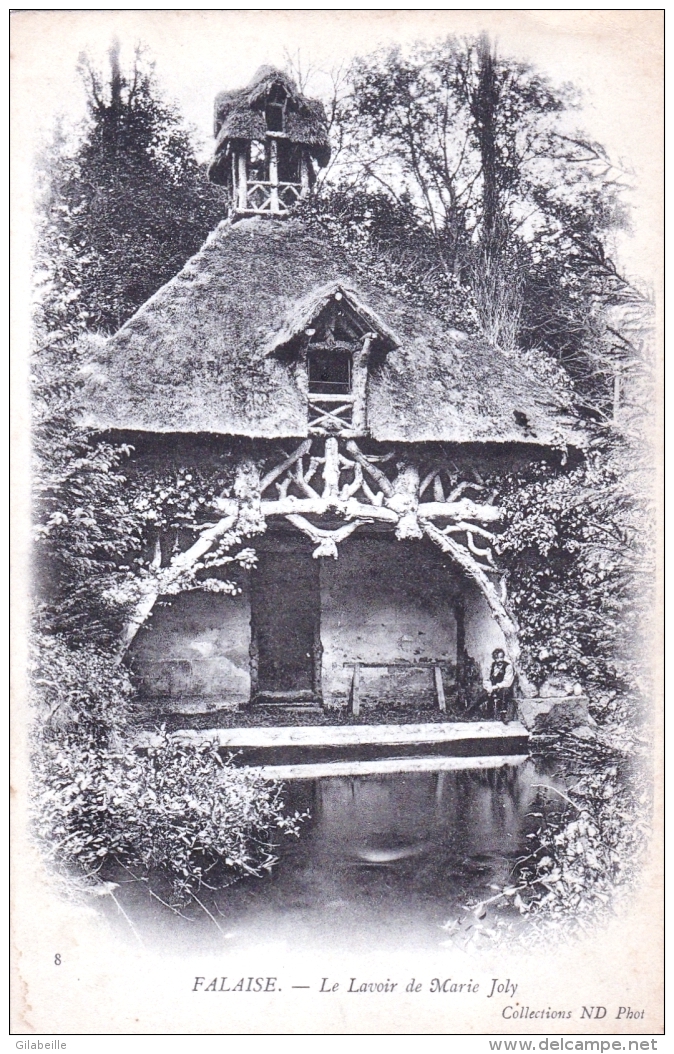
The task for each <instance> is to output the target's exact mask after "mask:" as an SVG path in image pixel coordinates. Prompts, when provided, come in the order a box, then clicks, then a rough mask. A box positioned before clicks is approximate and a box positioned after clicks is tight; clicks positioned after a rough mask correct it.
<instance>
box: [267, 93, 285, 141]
mask: <svg viewBox="0 0 674 1054" xmlns="http://www.w3.org/2000/svg"><path fill="white" fill-rule="evenodd" d="M285 108H286V93H285V91H284V90H283V88H281V87H280V86H278V85H277V86H275V87H274V88H272V90H271V91H270V93H269V95H268V97H267V103H266V105H265V108H264V112H265V118H266V121H267V131H268V132H283V131H285V127H284V125H285Z"/></svg>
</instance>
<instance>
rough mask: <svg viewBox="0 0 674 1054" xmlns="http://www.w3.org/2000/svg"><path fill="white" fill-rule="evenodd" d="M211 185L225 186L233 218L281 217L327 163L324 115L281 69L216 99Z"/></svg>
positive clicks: (265, 72) (261, 71) (263, 70)
mask: <svg viewBox="0 0 674 1054" xmlns="http://www.w3.org/2000/svg"><path fill="white" fill-rule="evenodd" d="M215 138H216V144H215V156H214V158H213V160H212V162H211V164H210V167H209V171H208V174H209V178H210V179H211V180H212V182H213V183H218V184H221V185H223V186H227V187H229V189H230V192H231V195H232V214H233V215H235V216H255V215H262V216H285V215H287V214H288V212H289V211H290V209H292V207H293V205H295V203H296V202H297V201H298V200H299V199H300V198H302V197H304V196H305V195H306V194H307V193H308V192H309V190H310V188H311V186H312V185H313V183H314V181H315V178H316V173H315V167H314V166H315V165H316V166H318V167H319V168H323V167H324V166H325V165H327V163H328V161H329V159H330V143H329V139H328V131H327V124H326V117H325V111H324V109H323V106H322V104H321V103H320V102H317V101H316V100H314V99H307V98H306V97H305V96H304V95H302V94H301V92H300V91H299V90H298V88H297V85H296V84H295V82H294V81H293V80H292V79H291V78H290V77H289V76H288V75H287V74H285V73H282V72H281V71H280V70H276V69H273V68H272V67H270V66H262V67H261V68H260V69H259V70H258V71H257V73H256V74H255V76H254V77H253V80H252V81H251V83H250V84H249V85H248V86H247V87H246V88H243V89H240V90H237V91H228V92H221V93H220V94H219V95H217V96H216V99H215Z"/></svg>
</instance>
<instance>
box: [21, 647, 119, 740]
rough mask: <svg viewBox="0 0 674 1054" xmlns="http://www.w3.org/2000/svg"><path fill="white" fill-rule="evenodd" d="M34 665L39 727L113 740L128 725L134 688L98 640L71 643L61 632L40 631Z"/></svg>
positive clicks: (32, 678) (33, 655) (35, 701)
mask: <svg viewBox="0 0 674 1054" xmlns="http://www.w3.org/2000/svg"><path fill="white" fill-rule="evenodd" d="M32 643H33V650H32V657H31V663H30V675H31V677H30V683H31V687H32V692H33V695H32V699H33V704H34V706H35V708H36V715H35V716H36V726H37V727H38V728H40V729H42V728H51V729H60V730H63V729H69V730H70V733H72V734H73V735H75V734H77V735H80V736H84V737H86V738H88V739H89V740H91V741H94V740H95V741H96V742H98V743H100V744H103V745H105V744H107V743H108V742H109V741H110V737H111V735H113V734H114V733H117V732H123V730H124V729H125V726H126V725H127V723H128V720H129V716H130V709H131V705H132V697H133V689H132V685H131V681H130V678H129V673H128V671H127V669H126V668H125V667H123V666H118V665H116V664H115V663H114V661H113V656H112V655H111V654H110V652H109V651H106V650H105V649H103V648H101V647H98V646H96V645H93V644H87V645H83V646H81V647H75V648H73V647H72V646H69V644H68V642H67V640H66V639H65V638H64V637H63V636H62V635H60V634H55V633H45V634H41V635H36V637H35V639H34V641H33V642H32Z"/></svg>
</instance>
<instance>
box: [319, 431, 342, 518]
mask: <svg viewBox="0 0 674 1054" xmlns="http://www.w3.org/2000/svg"><path fill="white" fill-rule="evenodd" d="M323 479H324V481H325V487H324V488H323V500H324V501H327V502H328V504H329V505H334V504H336V503H337V502H338V501H339V443H338V442H337V440H336V439H335V438H334V436H333V437H331V438H330V439H326V440H325V464H324V465H323Z"/></svg>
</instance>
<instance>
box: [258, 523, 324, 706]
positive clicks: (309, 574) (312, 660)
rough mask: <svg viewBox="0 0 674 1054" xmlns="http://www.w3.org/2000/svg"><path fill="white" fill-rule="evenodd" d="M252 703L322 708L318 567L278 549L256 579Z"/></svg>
mask: <svg viewBox="0 0 674 1054" xmlns="http://www.w3.org/2000/svg"><path fill="white" fill-rule="evenodd" d="M251 584H252V589H251V701H252V702H279V703H285V702H305V703H306V702H320V699H321V643H320V580H319V561H318V560H314V559H312V556H311V552H310V550H308V549H307V550H304V549H302V548H297V547H294V546H291V545H284V544H279V545H278V546H274V547H273V548H269V549H259V550H258V564H257V568H256V569H255V570H254V571H253V572H252V575H251Z"/></svg>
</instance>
